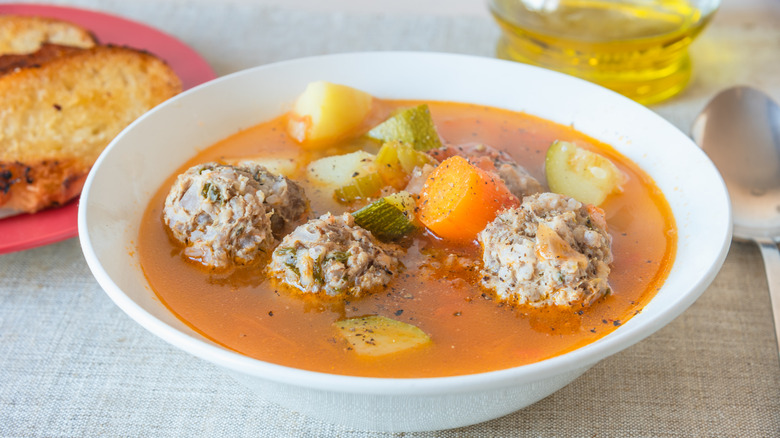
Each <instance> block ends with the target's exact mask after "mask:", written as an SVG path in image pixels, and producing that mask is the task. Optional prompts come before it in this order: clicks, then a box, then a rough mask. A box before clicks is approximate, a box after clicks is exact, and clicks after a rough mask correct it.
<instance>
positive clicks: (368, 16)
mask: <svg viewBox="0 0 780 438" xmlns="http://www.w3.org/2000/svg"><path fill="white" fill-rule="evenodd" d="M474 2H476V3H477V4H476V5H475V4H474ZM55 3H57V4H64V5H71V6H81V7H87V8H92V9H98V10H102V11H105V12H110V13H114V14H119V15H122V16H124V17H126V18H130V19H133V20H137V21H141V22H145V23H147V24H149V25H152V26H154V27H157V28H159V29H161V30H163V31H165V32H167V33H170V34H172V35H174V36H176V37H178V38H179V39H181V40H182V41H185V42H186V43H188V44H189V45H191V46H192V47H193V48H195V49H196V50H197V51H199V52H200V53H201V54H202V55H203V56H204V57H205V58H206V59H207V60H208V61H209V62H210V63H211V64H212V65H213V67H214V68H215V70H216V71H217V73H218V74H220V75H222V74H227V73H231V72H233V71H236V70H239V69H243V68H247V67H252V66H255V65H258V64H264V63H269V62H274V61H279V60H285V59H290V58H295V57H301V56H307V55H316V54H324V53H334V52H347V51H364V50H424V51H446V52H459V53H467V54H475V55H484V56H492V54H493V47H494V43H495V40H496V37H497V35H498V31H497V29H496V27H495V26H494V24H493V23H492V21H491V20H490V18H489V17H488V16H487V14H485V13H484V11H483V10H482V8H483V6H482V4H481V1H479V0H473V2H472V1H470V0H459V1H455V0H452V2H446V1H435V2H432V3H425V2H418V3H419V8H415V5H414V2H411V1H401V2H400V3H395V2H388V4H387V5H386V6H383V5H382V4H381V3H380V2H360V1H357V0H353V1H351V0H339V1H336V2H334V3H332V4H330V3H327V2H313V1H312V2H308V3H307V2H305V1H303V0H297V1H295V2H288V3H286V2H284V1H281V0H279V1H276V2H272V1H268V0H265V1H251V0H244V1H239V0H234V1H224V2H222V1H217V0H190V1H185V0H168V1H154V0H136V1H133V2H129V1H120V0H106V1H100V0H82V1H72V2H55ZM732 3H735V4H736V3H738V0H733V1H732V2H731V3H729V2H728V0H726V2H725V3H724V9H723V10H722V11H721V14H720V15H718V17H717V18H716V20H715V22H714V23H713V25H712V26H711V27H710V28H709V29H708V30H707V31H706V32H705V33H704V34H703V36H702V37H701V38H700V40H699V41H697V43H696V44H695V45H694V62H695V69H696V70H695V77H694V79H693V82H692V84H691V86H690V88H688V90H686V91H685V92H684V93H683V94H682V95H680V96H678V97H677V98H675V99H673V100H671V101H669V102H667V103H664V104H662V105H658V106H656V107H654V108H653V109H655V110H656V111H658V112H659V113H660V114H661V115H662V116H664V117H666V118H668V119H669V120H670V121H672V123H674V124H676V125H677V126H679V127H680V128H681V129H682V130H684V131H685V132H688V127H689V126H690V124H691V122H692V121H693V118H694V117H695V115H696V114H697V113H698V111H699V110H700V109H701V108H702V107H703V106H704V104H705V103H706V101H707V100H708V99H709V98H711V97H712V96H713V95H714V94H715V92H716V91H717V90H718V89H720V88H723V87H726V86H730V85H736V84H745V83H747V84H752V85H756V86H759V87H761V88H764V89H765V90H767V91H769V92H770V93H771V94H772V95H773V96H774V97H775V99H778V100H780V6H778V5H779V4H780V2H776V1H774V0H768V1H761V0H759V1H753V2H750V4H749V6H751V7H750V8H747V9H745V10H741V9H739V7H738V6H739V5H735V4H732ZM399 5H400V6H399ZM385 7H386V8H387V9H388V11H387V12H384V13H382V12H381V10H382V9H384V8H385ZM436 8H441V9H436ZM412 11H414V13H413V12H412ZM0 239H2V236H0ZM773 333H774V332H773V326H772V318H771V314H770V310H769V298H768V295H767V285H766V279H765V277H764V271H763V265H762V262H761V259H760V256H759V253H758V251H757V249H756V248H754V246H753V245H751V244H743V243H737V244H734V245H733V246H732V248H731V251H730V253H729V256H728V259H727V260H726V263H725V265H724V267H723V270H722V271H721V272H720V274H719V275H718V277H717V279H716V280H715V282H714V283H713V284H712V286H711V287H710V288H709V289H708V290H707V291H706V292H705V293H704V295H703V296H702V297H701V298H700V299H699V300H698V301H697V302H696V303H695V304H694V305H693V306H692V307H691V308H690V309H689V310H688V311H686V312H685V313H684V314H683V315H682V316H680V317H679V318H677V319H676V320H675V321H673V322H672V323H671V324H669V325H668V326H667V327H666V328H664V329H662V330H660V331H659V332H657V333H656V334H654V335H653V336H651V337H650V338H648V339H647V340H645V341H643V342H641V343H639V344H638V345H635V346H633V347H631V348H629V349H627V350H625V351H623V352H621V353H619V354H616V355H615V356H613V357H610V358H608V359H606V360H604V361H602V362H601V363H599V364H598V365H596V366H594V367H593V368H592V369H591V370H590V371H588V372H587V373H586V374H585V375H583V376H582V377H581V378H579V379H578V380H576V381H575V382H574V383H572V384H571V385H569V386H567V387H566V388H564V389H562V390H560V391H559V392H557V393H555V394H553V395H552V396H550V397H548V398H547V399H545V400H542V401H540V402H539V403H537V404H535V405H533V406H530V407H528V408H527V409H524V410H522V411H520V412H516V413H514V414H511V415H509V416H507V417H504V418H501V419H497V420H494V421H491V422H487V423H484V424H479V425H475V426H472V427H467V428H463V429H457V430H451V431H438V432H429V433H417V434H400V435H399V436H401V435H403V436H420V437H468V436H534V437H548V436H549V437H553V436H554V437H593V436H610V437H657V436H661V437H700V436H724V437H737V436H739V437H747V436H749V437H771V436H780V361H779V360H778V351H777V347H776V344H775V338H774V334H773ZM385 435H386V434H381V433H372V432H365V431H357V430H350V429H345V428H341V427H338V426H333V425H329V424H325V423H320V422H318V421H314V420H311V419H309V418H306V417H303V416H301V415H300V414H298V413H296V412H293V411H289V410H286V409H282V408H280V407H277V406H275V405H272V404H270V403H267V402H264V401H263V400H259V399H258V398H257V397H256V396H255V395H254V394H253V393H251V392H249V391H248V390H246V389H244V388H243V387H242V386H240V385H239V384H237V383H236V382H235V381H233V380H232V379H231V378H229V377H226V376H225V375H224V374H223V373H222V372H221V371H219V370H218V369H217V368H216V367H214V366H213V365H211V364H209V363H206V362H205V361H202V360H200V359H196V358H194V357H192V356H189V355H187V354H185V353H182V352H180V351H178V350H176V349H174V348H173V347H171V346H169V345H168V344H166V343H165V342H163V341H162V340H160V339H158V338H157V337H156V336H154V335H152V334H150V333H148V332H147V331H145V330H144V329H142V328H141V327H140V326H138V325H137V324H136V323H135V322H133V321H132V320H130V319H129V318H128V317H127V316H125V314H124V313H123V312H122V311H121V310H119V308H118V307H116V306H115V305H114V304H113V303H112V302H111V301H110V300H109V299H108V297H107V296H106V295H105V294H104V293H103V291H102V290H101V289H100V287H99V286H98V285H97V283H96V282H95V280H94V279H93V277H92V275H91V274H90V272H89V270H88V269H87V266H86V264H85V262H84V259H83V257H82V254H81V251H80V248H79V245H78V241H77V240H76V239H70V240H67V241H64V242H61V243H57V244H54V245H50V246H47V247H42V248H37V249H32V250H28V251H24V252H19V253H15V254H8V255H3V256H0V436H2V437H13V436H20V437H21V436H47V437H48V436H63V437H70V436H146V437H167V436H230V437H233V436H268V437H277V436H279V437H283V436H290V437H299V436H301V437H303V436H352V437H367V436H371V437H379V436H385Z"/></svg>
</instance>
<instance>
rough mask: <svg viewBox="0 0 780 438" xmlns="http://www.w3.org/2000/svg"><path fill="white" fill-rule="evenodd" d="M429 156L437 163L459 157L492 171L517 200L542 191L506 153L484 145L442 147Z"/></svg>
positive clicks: (535, 181) (534, 179) (431, 152)
mask: <svg viewBox="0 0 780 438" xmlns="http://www.w3.org/2000/svg"><path fill="white" fill-rule="evenodd" d="M429 154H430V155H431V156H433V157H434V158H436V159H437V160H439V161H442V160H444V159H447V158H449V157H451V156H453V155H460V156H462V157H465V158H467V159H468V160H469V162H470V163H471V164H473V165H475V166H477V167H480V168H482V169H485V170H489V171H492V172H494V173H496V174H497V175H498V177H499V178H501V181H503V182H504V184H506V187H507V189H509V192H510V193H512V194H513V195H515V196H517V199H520V200H522V199H523V198H524V197H526V196H529V195H533V194H535V193H540V192H543V191H544V187H543V186H542V184H541V183H540V182H539V181H538V180H537V179H536V178H534V177H533V176H531V174H530V173H528V171H527V170H525V168H524V167H523V166H521V165H519V164H517V163H516V162H515V160H513V159H512V157H510V156H509V154H507V153H506V152H503V151H500V150H498V149H495V148H492V147H490V146H487V145H484V144H481V143H479V144H466V145H461V146H456V147H453V146H444V147H442V148H439V149H434V150H433V151H430V152H429Z"/></svg>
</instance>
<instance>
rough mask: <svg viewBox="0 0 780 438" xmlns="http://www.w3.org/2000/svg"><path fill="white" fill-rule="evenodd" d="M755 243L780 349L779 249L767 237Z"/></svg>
mask: <svg viewBox="0 0 780 438" xmlns="http://www.w3.org/2000/svg"><path fill="white" fill-rule="evenodd" d="M756 243H758V247H759V248H761V255H762V256H763V257H764V267H765V268H766V278H767V283H768V285H769V299H770V302H771V303H772V315H773V316H774V318H775V336H776V337H775V340H776V341H777V343H778V348H779V349H780V250H779V249H778V248H777V243H776V242H775V241H774V240H772V239H769V238H766V239H757V240H756ZM778 351H780V350H778Z"/></svg>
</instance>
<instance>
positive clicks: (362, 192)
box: [333, 173, 382, 202]
mask: <svg viewBox="0 0 780 438" xmlns="http://www.w3.org/2000/svg"><path fill="white" fill-rule="evenodd" d="M380 190H382V177H381V176H379V175H378V174H376V173H366V174H365V175H357V176H355V177H354V178H352V182H351V183H349V184H347V185H345V186H342V187H339V188H338V189H336V191H335V192H334V193H333V196H334V197H335V198H336V200H337V201H339V202H353V201H357V200H359V199H366V198H370V197H372V196H375V195H376V194H377V193H379V191H380Z"/></svg>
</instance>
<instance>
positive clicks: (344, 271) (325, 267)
mask: <svg viewBox="0 0 780 438" xmlns="http://www.w3.org/2000/svg"><path fill="white" fill-rule="evenodd" d="M397 251H398V250H397V249H396V248H395V247H394V246H391V245H387V244H383V243H382V242H380V241H379V240H377V239H376V238H375V237H374V236H373V235H372V234H371V233H370V232H369V231H367V230H365V229H363V228H361V227H359V226H357V225H355V221H354V219H353V218H352V215H350V214H349V213H344V214H342V215H341V216H333V215H331V214H330V213H327V214H324V215H323V216H321V217H320V218H318V219H312V220H310V221H309V222H307V223H305V224H303V225H301V226H299V227H298V228H296V229H295V231H293V232H292V233H290V234H289V235H287V236H286V237H285V238H284V239H283V240H282V242H281V243H280V244H279V246H277V247H276V250H274V253H273V256H272V259H271V263H270V264H269V266H268V270H269V275H270V276H272V277H275V278H277V279H279V280H281V281H282V282H283V283H285V284H287V285H289V286H292V287H293V288H295V289H298V290H300V291H302V292H305V293H320V292H323V293H325V294H326V295H329V296H332V297H340V298H346V297H348V296H354V297H359V296H362V295H364V294H366V293H368V292H370V291H373V290H375V289H379V288H382V287H384V286H385V285H387V283H388V282H389V281H390V279H391V278H392V277H393V275H394V274H395V273H396V272H397V271H398V268H399V266H400V262H399V261H398V257H397Z"/></svg>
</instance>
